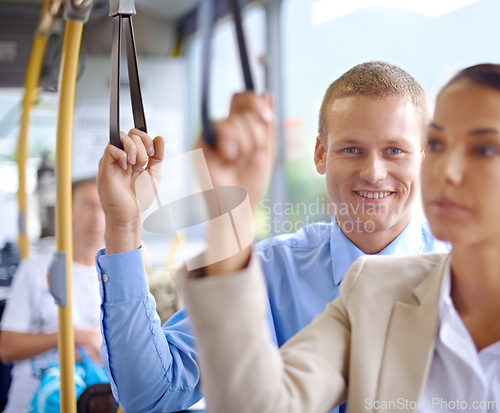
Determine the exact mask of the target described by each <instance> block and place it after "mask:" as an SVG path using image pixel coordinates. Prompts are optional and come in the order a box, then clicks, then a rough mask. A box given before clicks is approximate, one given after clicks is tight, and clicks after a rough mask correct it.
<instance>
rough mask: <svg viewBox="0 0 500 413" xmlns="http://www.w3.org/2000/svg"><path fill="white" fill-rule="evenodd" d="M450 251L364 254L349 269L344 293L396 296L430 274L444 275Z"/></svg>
mask: <svg viewBox="0 0 500 413" xmlns="http://www.w3.org/2000/svg"><path fill="white" fill-rule="evenodd" d="M447 258H448V253H436V252H434V253H427V254H421V255H411V256H410V255H409V256H394V255H365V256H363V257H360V258H358V259H357V260H356V261H355V262H354V263H353V264H352V266H351V267H350V268H349V270H348V271H347V273H346V275H345V277H344V279H343V281H342V285H341V295H343V296H344V297H346V298H347V297H349V296H352V295H356V296H359V295H361V296H365V297H366V299H369V297H370V296H371V297H374V298H375V299H376V300H378V299H379V298H380V299H381V298H382V297H386V298H387V296H394V297H395V298H397V297H400V296H401V295H404V294H405V293H406V294H408V293H410V292H411V291H413V289H415V288H416V287H417V285H419V284H420V283H421V282H422V281H423V280H424V279H426V278H427V277H428V276H429V275H431V274H434V273H437V274H436V275H437V276H440V275H442V271H440V268H441V267H443V268H444V262H445V261H446V260H447Z"/></svg>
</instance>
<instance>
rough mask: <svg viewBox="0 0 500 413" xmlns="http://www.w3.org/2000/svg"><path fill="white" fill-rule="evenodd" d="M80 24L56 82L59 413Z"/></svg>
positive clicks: (68, 396)
mask: <svg viewBox="0 0 500 413" xmlns="http://www.w3.org/2000/svg"><path fill="white" fill-rule="evenodd" d="M83 26H84V22H83V21H77V20H71V19H69V20H67V22H66V26H65V31H64V41H63V48H62V53H61V75H60V83H59V107H58V118H57V147H56V165H57V168H56V182H57V208H56V210H57V211H56V212H57V219H56V243H57V251H58V252H64V253H65V255H66V299H67V304H66V305H65V306H59V335H58V350H59V364H60V367H61V393H60V396H61V412H64V413H76V395H75V380H74V367H75V338H74V336H75V334H74V330H73V318H72V307H73V305H72V289H73V285H72V284H73V283H72V281H73V277H72V262H73V239H72V235H73V231H72V199H71V157H72V131H73V116H74V102H75V93H76V80H77V74H78V59H79V56H80V46H81V41H82V33H83Z"/></svg>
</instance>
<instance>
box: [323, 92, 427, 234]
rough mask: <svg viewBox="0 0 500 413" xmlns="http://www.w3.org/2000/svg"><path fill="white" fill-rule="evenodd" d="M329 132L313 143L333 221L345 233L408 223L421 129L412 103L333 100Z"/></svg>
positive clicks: (395, 228)
mask: <svg viewBox="0 0 500 413" xmlns="http://www.w3.org/2000/svg"><path fill="white" fill-rule="evenodd" d="M327 127H328V137H327V139H326V141H325V143H324V144H323V143H321V141H320V140H319V139H318V141H317V143H316V152H315V163H316V169H317V171H318V172H319V173H320V174H325V173H326V180H327V188H328V193H329V195H330V198H331V200H332V201H333V203H335V205H336V208H337V221H338V223H339V225H340V227H341V228H342V230H343V231H344V233H345V234H346V235H347V234H348V233H349V232H353V231H356V232H374V231H386V230H390V231H394V238H395V237H396V236H397V235H398V234H399V233H400V232H401V231H402V230H403V229H404V227H405V226H406V225H407V223H408V221H409V219H410V215H411V204H412V201H413V199H414V197H415V194H416V192H417V184H418V181H419V171H420V162H421V157H422V150H421V149H422V144H421V136H422V135H421V134H422V128H421V125H420V119H419V116H418V112H417V110H416V108H415V106H414V105H413V104H412V103H411V102H408V101H407V100H405V99H403V98H400V97H389V98H385V99H383V100H378V99H376V98H372V97H367V96H362V95H358V96H349V97H345V98H340V99H336V100H335V101H334V102H333V104H332V106H331V108H330V111H329V112H328V117H327Z"/></svg>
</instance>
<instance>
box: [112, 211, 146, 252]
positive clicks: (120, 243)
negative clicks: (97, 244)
mask: <svg viewBox="0 0 500 413" xmlns="http://www.w3.org/2000/svg"><path fill="white" fill-rule="evenodd" d="M141 233H142V231H141V221H140V220H132V221H128V222H115V221H113V220H112V219H109V220H108V219H106V229H105V231H104V242H105V244H106V254H117V253H119V252H126V251H133V250H136V249H138V248H139V247H140V246H141Z"/></svg>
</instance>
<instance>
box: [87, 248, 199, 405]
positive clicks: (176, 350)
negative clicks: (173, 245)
mask: <svg viewBox="0 0 500 413" xmlns="http://www.w3.org/2000/svg"><path fill="white" fill-rule="evenodd" d="M96 264H97V271H98V277H99V284H100V292H101V298H102V304H101V331H102V335H103V346H102V349H101V358H102V361H103V363H104V365H105V367H106V369H107V371H108V375H109V378H110V382H111V388H112V390H113V394H114V396H115V398H116V400H117V401H118V402H119V403H120V405H121V406H122V408H123V410H124V411H125V412H144V413H146V412H175V411H179V410H183V409H186V408H188V407H189V406H191V405H193V404H194V403H196V402H197V401H198V400H199V399H201V397H202V395H201V393H200V389H199V378H200V375H199V371H198V366H197V364H196V360H195V356H196V354H195V349H194V338H193V334H192V333H191V328H190V327H189V323H188V320H187V319H186V314H185V313H184V312H183V311H181V312H179V313H177V314H175V315H174V316H173V317H172V318H171V319H170V320H169V321H168V323H167V324H166V325H165V326H164V327H163V329H162V326H161V322H160V318H159V317H158V314H157V313H156V303H155V300H154V298H153V296H152V295H151V294H150V293H149V288H148V283H147V275H146V272H145V270H144V262H143V257H142V251H141V250H140V249H139V250H136V251H130V252H123V253H119V254H110V255H105V253H104V251H103V250H101V251H99V252H98V253H97V256H96Z"/></svg>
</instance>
